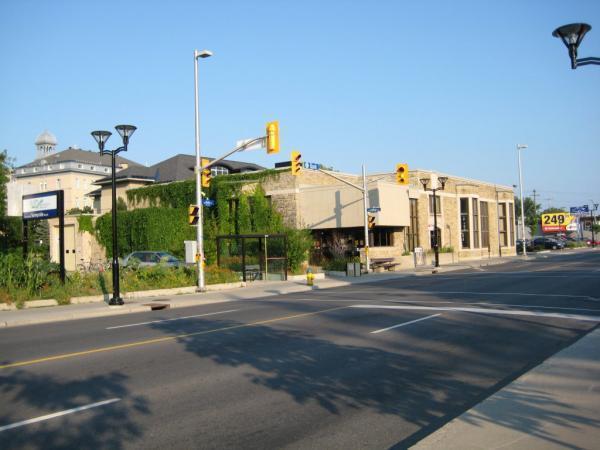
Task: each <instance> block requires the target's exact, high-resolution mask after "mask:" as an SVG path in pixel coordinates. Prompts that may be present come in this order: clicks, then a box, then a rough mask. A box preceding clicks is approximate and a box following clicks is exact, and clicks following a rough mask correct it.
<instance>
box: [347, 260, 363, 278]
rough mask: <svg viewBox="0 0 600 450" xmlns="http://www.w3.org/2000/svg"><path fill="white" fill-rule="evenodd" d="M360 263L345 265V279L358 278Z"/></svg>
mask: <svg viewBox="0 0 600 450" xmlns="http://www.w3.org/2000/svg"><path fill="white" fill-rule="evenodd" d="M360 272H361V271H360V263H359V262H349V263H346V276H347V277H360V276H361V273H360Z"/></svg>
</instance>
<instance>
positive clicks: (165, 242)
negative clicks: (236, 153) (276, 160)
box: [95, 170, 312, 271]
mask: <svg viewBox="0 0 600 450" xmlns="http://www.w3.org/2000/svg"><path fill="white" fill-rule="evenodd" d="M280 173H281V171H276V170H264V171H261V172H250V173H243V174H233V175H227V176H219V177H215V178H213V180H212V183H211V187H210V188H209V189H207V190H205V195H206V196H207V197H208V198H211V199H213V200H215V201H216V205H215V206H214V207H212V208H207V207H204V208H203V213H204V221H203V222H204V252H205V255H206V259H207V263H208V264H213V263H215V262H216V259H217V248H216V236H218V235H227V234H246V233H282V232H284V233H287V234H288V256H289V263H288V266H289V269H291V270H292V271H297V270H298V269H299V267H300V265H301V263H302V262H303V261H304V260H306V255H307V251H308V249H309V248H310V246H311V245H312V239H311V235H310V232H308V231H304V230H292V229H288V228H286V227H284V226H283V221H282V218H281V215H280V214H279V213H278V212H277V211H276V210H274V209H273V208H272V207H271V205H270V203H269V201H268V200H267V198H266V197H265V192H264V190H263V188H262V185H261V182H262V181H263V180H265V179H267V178H268V177H279V174H280ZM249 187H251V188H250V189H249ZM252 187H253V188H252ZM127 198H128V200H129V203H130V204H131V205H134V206H136V205H139V206H149V207H146V208H144V207H142V208H139V209H134V210H131V211H119V215H118V227H119V237H118V239H119V252H120V256H123V255H126V254H128V253H130V252H132V251H136V250H166V251H169V252H171V253H173V254H175V255H177V256H179V257H182V256H183V254H184V248H183V241H184V240H195V236H196V230H195V228H194V227H191V226H190V225H188V222H187V220H188V219H187V214H188V211H187V208H188V206H189V205H190V204H195V203H196V201H195V198H196V183H195V180H187V181H181V182H175V183H169V184H158V185H153V186H147V187H143V188H138V189H132V190H130V191H128V192H127ZM95 229H96V235H97V238H98V241H99V242H100V243H101V244H102V245H103V246H104V247H105V248H106V250H107V252H108V254H109V255H110V254H111V252H112V226H111V215H110V213H109V214H105V215H103V216H101V217H100V218H98V220H97V221H96V226H95Z"/></svg>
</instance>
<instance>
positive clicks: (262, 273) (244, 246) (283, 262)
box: [217, 234, 288, 281]
mask: <svg viewBox="0 0 600 450" xmlns="http://www.w3.org/2000/svg"><path fill="white" fill-rule="evenodd" d="M217 265H218V266H219V267H224V268H227V269H230V270H232V271H234V272H237V273H239V274H240V276H241V277H242V279H243V280H244V281H256V280H265V281H266V280H268V281H283V280H287V265H288V258H287V236H286V235H285V234H229V235H221V236H217Z"/></svg>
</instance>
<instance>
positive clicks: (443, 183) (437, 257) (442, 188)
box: [419, 177, 448, 267]
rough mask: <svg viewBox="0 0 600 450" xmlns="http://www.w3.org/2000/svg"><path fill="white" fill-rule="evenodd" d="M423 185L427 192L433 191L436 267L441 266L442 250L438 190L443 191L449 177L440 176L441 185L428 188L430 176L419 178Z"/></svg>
mask: <svg viewBox="0 0 600 450" xmlns="http://www.w3.org/2000/svg"><path fill="white" fill-rule="evenodd" d="M419 181H420V182H421V184H422V185H423V190H424V191H425V192H427V191H430V192H433V252H434V254H435V267H440V250H439V242H438V229H437V195H436V192H437V191H443V190H444V187H445V186H446V182H447V181H448V177H438V181H439V183H440V185H441V187H435V188H428V187H427V185H428V184H429V178H421V179H420V180H419Z"/></svg>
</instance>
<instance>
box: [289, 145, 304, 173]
mask: <svg viewBox="0 0 600 450" xmlns="http://www.w3.org/2000/svg"><path fill="white" fill-rule="evenodd" d="M291 160H292V175H298V174H299V173H300V171H301V170H302V155H301V154H300V152H297V151H293V152H292V157H291Z"/></svg>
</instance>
